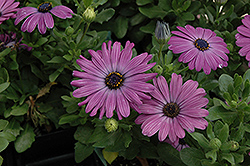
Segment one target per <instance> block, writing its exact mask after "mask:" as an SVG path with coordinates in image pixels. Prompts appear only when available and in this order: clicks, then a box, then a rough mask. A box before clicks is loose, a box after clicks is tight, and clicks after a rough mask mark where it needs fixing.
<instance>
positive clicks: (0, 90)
mask: <svg viewBox="0 0 250 166" xmlns="http://www.w3.org/2000/svg"><path fill="white" fill-rule="evenodd" d="M9 85H10V83H9V82H5V83H2V84H0V93H2V92H3V91H5V90H6V89H7V88H8V87H9Z"/></svg>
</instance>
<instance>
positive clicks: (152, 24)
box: [140, 20, 156, 34]
mask: <svg viewBox="0 0 250 166" xmlns="http://www.w3.org/2000/svg"><path fill="white" fill-rule="evenodd" d="M155 24H156V22H155V21H154V20H152V21H150V22H149V23H148V24H147V25H145V26H142V27H141V28H140V31H142V32H144V33H150V34H152V33H153V32H154V29H155Z"/></svg>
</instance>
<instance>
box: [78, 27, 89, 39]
mask: <svg viewBox="0 0 250 166" xmlns="http://www.w3.org/2000/svg"><path fill="white" fill-rule="evenodd" d="M89 25H90V23H87V25H86V28H85V31H84V32H83V34H82V37H81V39H80V41H79V43H78V44H80V43H81V42H82V40H83V38H84V36H85V35H86V33H87V31H88V29H89Z"/></svg>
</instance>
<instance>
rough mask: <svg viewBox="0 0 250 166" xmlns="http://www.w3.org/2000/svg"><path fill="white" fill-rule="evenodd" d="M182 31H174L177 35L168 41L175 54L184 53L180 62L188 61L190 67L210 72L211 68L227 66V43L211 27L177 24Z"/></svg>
mask: <svg viewBox="0 0 250 166" xmlns="http://www.w3.org/2000/svg"><path fill="white" fill-rule="evenodd" d="M177 28H178V29H179V30H180V31H181V32H180V31H172V33H173V34H175V35H177V36H172V37H171V38H170V40H169V42H168V44H169V45H170V46H169V49H170V50H172V51H173V53H174V54H179V53H182V54H181V55H180V57H179V59H178V60H179V62H183V63H188V62H189V63H188V66H189V69H190V70H193V69H194V68H195V69H196V71H200V70H201V69H202V68H203V71H204V72H205V73H206V74H210V72H211V69H213V70H216V69H217V67H219V68H222V67H226V66H227V65H228V64H227V61H228V56H227V55H226V54H225V53H229V51H228V49H227V44H226V43H225V42H224V40H223V39H222V38H221V37H218V36H216V34H215V33H214V32H213V31H211V30H210V29H203V28H200V27H197V28H196V29H195V28H194V27H192V26H191V25H186V26H185V28H183V27H179V26H177Z"/></svg>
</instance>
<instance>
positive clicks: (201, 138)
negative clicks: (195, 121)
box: [189, 132, 210, 149]
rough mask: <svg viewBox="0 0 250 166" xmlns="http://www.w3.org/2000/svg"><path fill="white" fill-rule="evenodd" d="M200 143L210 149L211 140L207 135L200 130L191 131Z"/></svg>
mask: <svg viewBox="0 0 250 166" xmlns="http://www.w3.org/2000/svg"><path fill="white" fill-rule="evenodd" d="M189 134H190V135H191V136H192V137H193V138H194V139H195V140H196V141H197V142H198V143H199V145H200V146H201V147H202V148H204V149H210V146H209V141H208V140H207V139H206V137H205V136H204V135H203V134H201V133H198V132H193V133H189Z"/></svg>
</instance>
